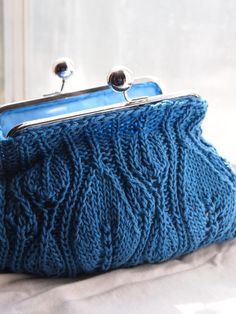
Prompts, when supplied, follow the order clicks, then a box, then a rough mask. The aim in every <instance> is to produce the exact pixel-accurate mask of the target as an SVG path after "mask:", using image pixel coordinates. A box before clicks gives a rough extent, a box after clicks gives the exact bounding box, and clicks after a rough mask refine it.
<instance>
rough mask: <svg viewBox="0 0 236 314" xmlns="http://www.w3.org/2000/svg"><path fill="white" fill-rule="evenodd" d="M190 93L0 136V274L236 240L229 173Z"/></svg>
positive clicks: (90, 269) (65, 271) (142, 259)
mask: <svg viewBox="0 0 236 314" xmlns="http://www.w3.org/2000/svg"><path fill="white" fill-rule="evenodd" d="M206 110H207V104H206V102H205V101H204V100H202V99H199V98H197V97H184V98H176V99H173V100H165V101H162V102H160V103H157V104H152V105H145V106H140V107H136V108H132V109H127V110H122V111H115V112H110V113H106V114H100V115H98V116H89V117H85V118H82V119H77V120H71V121H66V122H63V123H59V124H55V125H51V126H47V127H46V126H45V127H42V128H38V129H37V128H32V129H29V130H28V131H23V132H22V133H21V134H20V135H18V136H16V137H15V138H9V139H7V140H5V141H2V142H0V269H1V270H2V271H11V272H26V273H32V274H37V275H40V276H55V277H63V276H70V277H72V276H76V275H79V274H82V273H94V272H104V271H107V270H109V269H115V268H118V267H131V266H135V265H139V264H143V263H157V262H162V261H165V260H168V259H171V258H176V257H179V256H182V255H184V254H187V253H189V252H192V251H194V250H196V249H198V248H200V247H203V246H206V245H209V244H211V243H215V242H222V241H225V240H227V239H231V238H233V237H235V236H236V174H235V172H234V171H233V170H232V169H231V167H230V165H229V164H228V163H227V162H226V161H225V160H224V159H223V158H221V157H220V156H219V155H218V153H217V152H216V150H215V149H214V147H213V146H211V145H210V144H209V143H207V142H206V141H205V140H204V139H203V138H202V135H201V121H202V119H203V118H204V116H205V113H206Z"/></svg>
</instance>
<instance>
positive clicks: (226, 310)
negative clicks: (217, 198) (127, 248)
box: [0, 239, 236, 314]
mask: <svg viewBox="0 0 236 314" xmlns="http://www.w3.org/2000/svg"><path fill="white" fill-rule="evenodd" d="M0 313H1V314H3V313H7V314H11V313H24V314H28V313H30V314H34V313H58V314H64V313H66V314H67V313H73V314H74V313H79V314H90V313H93V314H94V313H99V314H100V313H101V314H106V313H112V314H116V313H119V314H120V313H122V314H126V313H132V314H141V313H143V314H144V313H145V314H152V313H155V314H157V313H158V314H235V313H236V239H234V240H230V241H226V242H225V243H223V244H214V245H211V246H208V247H206V248H203V249H200V250H198V251H196V252H194V253H191V254H188V255H186V256H184V257H182V258H180V259H176V260H172V261H168V262H165V263H162V264H156V265H143V266H139V267H134V268H131V269H119V270H115V271H110V272H108V273H106V274H101V275H97V276H90V277H84V276H83V277H80V278H77V279H42V278H37V277H34V276H30V275H24V274H1V275H0Z"/></svg>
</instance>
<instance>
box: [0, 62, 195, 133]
mask: <svg viewBox="0 0 236 314" xmlns="http://www.w3.org/2000/svg"><path fill="white" fill-rule="evenodd" d="M53 69H54V73H55V74H56V75H58V76H59V77H60V78H61V79H62V85H61V89H60V92H56V93H53V94H49V95H45V97H42V98H38V99H33V100H26V101H22V102H16V103H10V104H5V105H3V106H2V107H0V115H1V113H3V112H6V111H8V110H14V109H17V108H18V109H19V108H24V107H30V106H35V105H38V106H39V107H40V104H42V103H43V104H45V103H47V102H52V101H57V100H60V99H65V100H67V99H69V98H70V97H75V96H80V95H83V94H90V93H94V92H98V91H103V90H104V91H105V90H106V89H109V88H112V89H113V90H114V91H116V92H118V93H122V94H123V96H124V101H123V102H120V103H115V104H114V103H113V104H110V105H109V104H108V105H105V106H99V107H95V108H94V107H93V108H89V109H83V110H78V111H75V112H70V113H65V114H62V115H54V116H50V117H45V118H44V117H43V118H40V119H32V120H28V121H24V122H23V123H19V124H16V125H14V126H13V127H12V128H11V129H10V130H9V132H8V133H7V137H13V136H15V135H16V134H18V133H19V132H20V131H22V130H25V129H28V128H32V127H42V126H45V125H50V124H53V123H59V122H61V121H65V120H71V119H77V118H82V117H85V116H88V115H95V114H101V113H108V112H111V111H114V110H122V109H123V110H126V109H128V108H131V107H135V106H140V105H145V104H152V103H157V102H160V101H162V100H167V99H173V98H179V97H186V96H195V97H199V96H198V94H197V93H195V92H192V91H190V92H181V93H176V94H171V95H165V94H161V95H157V96H149V97H148V96H145V95H143V96H141V97H136V98H130V97H129V95H128V90H129V89H130V88H131V86H132V84H133V83H139V82H140V83H141V82H150V81H151V82H155V80H153V78H151V79H150V78H147V77H145V78H136V79H133V75H132V72H131V71H130V70H129V69H128V68H126V67H115V68H113V69H112V70H111V71H110V73H109V74H108V76H107V85H105V86H99V87H95V88H92V89H87V90H83V91H77V92H72V93H62V91H63V88H64V85H65V82H66V80H67V79H68V78H69V77H70V76H71V75H72V74H73V72H74V69H73V63H72V62H71V61H70V60H69V59H66V60H65V59H59V61H58V62H57V63H56V64H54V68H53ZM158 85H159V86H160V84H159V83H158ZM161 89H162V88H161ZM78 104H79V102H78Z"/></svg>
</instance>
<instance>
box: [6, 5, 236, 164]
mask: <svg viewBox="0 0 236 314" xmlns="http://www.w3.org/2000/svg"><path fill="white" fill-rule="evenodd" d="M4 4H5V11H4V12H5V20H4V27H5V29H4V31H5V32H4V33H5V42H4V43H5V44H4V45H5V99H6V100H7V101H12V100H17V99H22V98H27V97H37V96H41V95H42V94H45V93H48V92H53V91H55V90H57V89H59V86H60V81H59V80H58V79H57V78H56V77H54V76H53V74H52V73H51V64H52V62H53V61H54V60H55V59H56V58H58V57H60V56H67V57H70V58H72V59H73V60H74V62H75V65H76V74H75V75H74V77H73V78H72V79H71V82H69V83H68V86H67V90H78V89H81V88H86V87H91V86H96V85H99V84H104V83H105V80H106V74H107V72H108V71H109V69H110V68H111V67H113V66H114V65H117V64H123V65H126V66H128V67H129V68H130V69H132V70H133V72H134V74H135V75H137V76H142V75H154V76H157V77H159V78H160V79H161V80H162V82H163V83H164V84H165V86H166V89H167V91H168V92H174V91H178V90H184V89H195V90H197V91H198V92H199V93H200V94H201V95H202V96H203V97H204V98H205V99H207V100H208V102H209V110H208V113H207V117H206V119H205V121H204V123H203V130H204V135H205V137H206V139H207V140H209V141H210V142H211V143H213V144H214V145H215V146H216V148H217V149H218V151H219V152H220V154H222V155H223V156H224V157H226V158H227V159H228V160H229V161H231V162H232V163H236V149H235V134H236V121H235V119H236V1H235V0H227V1H225V0H199V1H193V0H179V1H174V0H163V1H157V0H146V1H143V0H119V1H111V0H96V1H95V0H41V1H39V0H31V1H27V0H5V2H4Z"/></svg>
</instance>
